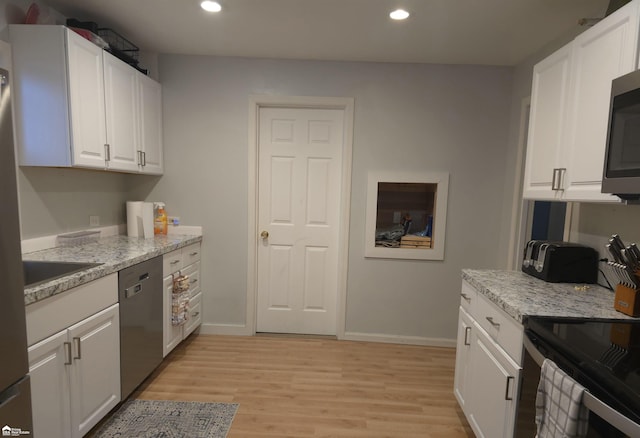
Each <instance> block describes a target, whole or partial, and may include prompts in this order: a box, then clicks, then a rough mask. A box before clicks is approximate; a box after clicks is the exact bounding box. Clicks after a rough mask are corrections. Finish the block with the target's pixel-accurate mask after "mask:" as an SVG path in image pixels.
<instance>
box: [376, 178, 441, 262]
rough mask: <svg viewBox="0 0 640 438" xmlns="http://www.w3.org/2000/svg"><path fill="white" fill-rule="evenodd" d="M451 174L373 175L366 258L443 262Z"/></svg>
mask: <svg viewBox="0 0 640 438" xmlns="http://www.w3.org/2000/svg"><path fill="white" fill-rule="evenodd" d="M448 186H449V174H448V173H445V172H425V173H421V174H407V173H388V172H371V173H370V174H369V178H368V186H367V216H366V226H365V229H366V244H365V257H380V258H399V259H418V260H443V259H444V238H445V226H446V214H447V193H448Z"/></svg>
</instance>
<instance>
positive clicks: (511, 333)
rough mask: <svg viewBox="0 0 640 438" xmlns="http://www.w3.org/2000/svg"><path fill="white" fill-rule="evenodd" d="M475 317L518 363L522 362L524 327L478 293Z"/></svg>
mask: <svg viewBox="0 0 640 438" xmlns="http://www.w3.org/2000/svg"><path fill="white" fill-rule="evenodd" d="M476 304H477V307H476V308H475V312H474V313H475V314H474V318H475V319H476V321H477V323H478V325H480V327H482V328H483V329H484V330H485V331H486V332H487V333H488V334H489V336H490V337H491V338H492V339H493V340H494V341H495V342H496V343H497V344H498V345H499V346H500V347H502V348H503V349H504V350H505V351H506V352H507V354H509V356H511V358H512V359H513V360H514V361H515V362H516V363H517V364H521V363H522V338H523V333H524V330H523V327H522V325H520V324H518V322H516V321H515V320H514V319H513V318H511V317H510V316H509V315H507V314H506V313H505V312H504V311H502V310H500V309H499V308H498V307H497V306H496V305H495V304H493V303H492V302H490V301H489V300H488V299H487V298H486V297H484V296H482V295H481V294H478V299H477V300H476Z"/></svg>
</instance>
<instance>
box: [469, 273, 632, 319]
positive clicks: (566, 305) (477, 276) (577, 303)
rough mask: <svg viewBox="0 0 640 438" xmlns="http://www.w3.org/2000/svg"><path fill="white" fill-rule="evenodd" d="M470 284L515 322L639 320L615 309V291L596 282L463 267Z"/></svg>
mask: <svg viewBox="0 0 640 438" xmlns="http://www.w3.org/2000/svg"><path fill="white" fill-rule="evenodd" d="M462 279H463V280H466V281H468V282H469V284H471V285H472V286H473V287H474V288H475V289H476V290H477V291H478V292H479V293H481V294H483V295H484V296H485V297H487V298H488V299H489V300H490V301H492V302H493V303H495V304H496V305H497V306H498V307H500V308H501V309H503V310H504V311H505V312H507V314H509V315H510V316H511V317H513V318H514V319H515V320H516V321H518V322H520V323H522V322H524V321H525V320H526V318H527V316H553V317H561V318H601V319H637V318H631V317H630V316H627V315H625V314H624V313H620V312H618V311H616V310H615V309H614V308H613V303H614V293H613V292H612V291H610V290H608V289H605V288H603V287H601V286H598V285H597V284H589V285H586V288H585V290H582V288H581V287H580V286H585V285H581V284H577V285H576V284H568V283H547V282H545V281H542V280H539V279H537V278H535V277H532V276H530V275H528V274H525V273H524V272H520V271H494V270H475V269H463V270H462Z"/></svg>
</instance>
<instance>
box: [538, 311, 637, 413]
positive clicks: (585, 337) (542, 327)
mask: <svg viewBox="0 0 640 438" xmlns="http://www.w3.org/2000/svg"><path fill="white" fill-rule="evenodd" d="M526 329H527V335H528V336H529V338H530V339H532V341H533V343H534V345H536V347H537V348H538V349H539V350H541V352H542V353H543V354H545V356H547V357H549V358H550V359H552V360H554V362H556V363H557V364H558V365H559V366H560V367H561V368H563V369H564V370H565V371H566V372H567V373H568V374H570V375H571V376H572V377H573V378H574V379H575V380H576V381H578V382H579V383H580V384H582V385H583V386H584V387H585V388H587V390H589V391H590V392H591V393H592V394H593V395H594V396H596V397H597V398H599V399H600V400H602V401H604V402H605V403H607V404H609V405H610V406H612V407H613V408H615V409H616V410H618V411H619V412H621V413H624V414H625V415H626V416H627V417H629V418H631V419H632V420H634V421H635V422H636V423H640V321H638V320H633V321H631V320H616V321H609V320H607V321H597V320H595V321H594V320H580V319H558V318H544V317H533V318H529V320H528V321H527V322H526Z"/></svg>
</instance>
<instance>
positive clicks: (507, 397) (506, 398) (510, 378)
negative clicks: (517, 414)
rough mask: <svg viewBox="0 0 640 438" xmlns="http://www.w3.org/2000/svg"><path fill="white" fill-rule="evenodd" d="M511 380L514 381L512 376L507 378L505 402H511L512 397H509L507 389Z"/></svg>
mask: <svg viewBox="0 0 640 438" xmlns="http://www.w3.org/2000/svg"><path fill="white" fill-rule="evenodd" d="M512 380H515V379H514V378H513V377H512V376H507V387H506V389H505V391H504V399H505V400H509V401H510V400H513V397H510V396H509V388H510V386H511V385H510V383H511V381H512Z"/></svg>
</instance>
